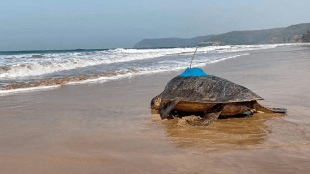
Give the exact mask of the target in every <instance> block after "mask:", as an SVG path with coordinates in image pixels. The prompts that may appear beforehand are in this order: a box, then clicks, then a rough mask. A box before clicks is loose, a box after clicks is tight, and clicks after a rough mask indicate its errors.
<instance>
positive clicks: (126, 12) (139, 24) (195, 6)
mask: <svg viewBox="0 0 310 174" xmlns="http://www.w3.org/2000/svg"><path fill="white" fill-rule="evenodd" d="M0 4H1V5H0V51H13V50H51V49H78V48H121V47H125V48H130V47H133V46H134V44H136V43H137V42H139V41H140V40H142V39H145V38H165V37H179V38H190V37H196V36H204V35H209V34H221V33H225V32H229V31H233V30H253V29H267V28H275V27H286V26H289V25H292V24H298V23H308V22H310V14H309V7H310V1H309V0H294V1H293V0H0Z"/></svg>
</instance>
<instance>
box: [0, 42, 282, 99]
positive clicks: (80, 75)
mask: <svg viewBox="0 0 310 174" xmlns="http://www.w3.org/2000/svg"><path fill="white" fill-rule="evenodd" d="M277 46H279V45H276V44H274V45H234V46H231V45H228V46H208V47H201V48H199V49H198V51H197V53H196V57H195V59H194V61H193V66H198V67H201V66H204V65H205V64H209V63H214V62H218V61H222V60H226V59H231V58H235V57H239V56H243V55H248V54H249V51H251V50H259V49H269V48H275V47H277ZM194 50H195V48H193V47H192V48H157V49H125V48H117V49H76V50H47V51H5V52H0V88H1V89H2V91H4V90H9V91H6V92H5V93H8V92H10V91H12V92H14V91H16V89H28V88H35V89H37V88H40V87H42V89H43V88H46V87H47V86H58V85H64V84H70V83H71V84H72V83H89V82H105V81H108V80H112V79H118V78H124V77H128V76H135V75H141V74H149V73H158V72H164V71H175V70H180V69H185V68H186V67H188V66H189V62H190V58H191V55H192V54H193V52H194ZM20 91H24V90H20ZM2 93H4V92H2ZM0 94H1V93H0Z"/></svg>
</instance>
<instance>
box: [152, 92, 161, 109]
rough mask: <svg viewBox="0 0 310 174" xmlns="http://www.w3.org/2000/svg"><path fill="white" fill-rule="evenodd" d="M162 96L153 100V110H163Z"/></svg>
mask: <svg viewBox="0 0 310 174" xmlns="http://www.w3.org/2000/svg"><path fill="white" fill-rule="evenodd" d="M160 106H161V95H158V96H156V97H154V98H153V99H152V100H151V109H156V110H160V109H161V107H160Z"/></svg>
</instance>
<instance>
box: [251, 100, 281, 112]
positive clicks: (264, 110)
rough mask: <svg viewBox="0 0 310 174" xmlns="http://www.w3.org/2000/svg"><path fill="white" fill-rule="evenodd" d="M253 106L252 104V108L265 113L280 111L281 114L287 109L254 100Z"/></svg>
mask: <svg viewBox="0 0 310 174" xmlns="http://www.w3.org/2000/svg"><path fill="white" fill-rule="evenodd" d="M253 106H254V109H255V110H256V111H262V112H265V113H282V114H284V113H286V112H287V109H285V108H270V107H266V106H262V105H261V104H259V103H258V102H257V101H255V102H254V104H253Z"/></svg>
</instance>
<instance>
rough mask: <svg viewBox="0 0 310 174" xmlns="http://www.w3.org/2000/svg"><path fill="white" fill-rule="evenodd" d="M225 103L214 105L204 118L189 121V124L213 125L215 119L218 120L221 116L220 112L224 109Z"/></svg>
mask: <svg viewBox="0 0 310 174" xmlns="http://www.w3.org/2000/svg"><path fill="white" fill-rule="evenodd" d="M223 108H224V107H223V105H222V104H218V105H215V106H213V107H212V108H211V109H210V111H209V112H208V113H206V114H205V115H204V117H203V118H201V119H198V120H194V121H187V122H188V124H190V125H193V126H209V125H211V124H212V123H213V122H214V121H215V120H217V119H218V118H219V116H220V114H221V113H222V111H223Z"/></svg>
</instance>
